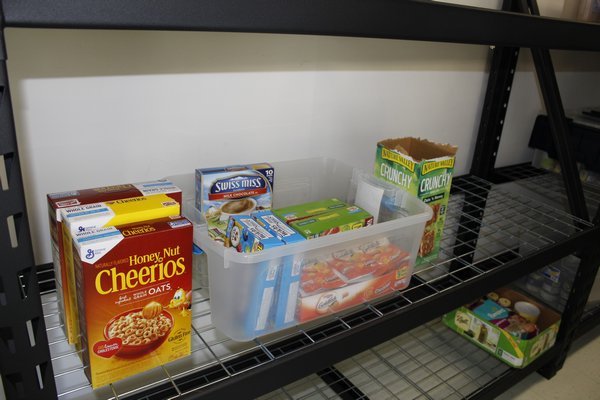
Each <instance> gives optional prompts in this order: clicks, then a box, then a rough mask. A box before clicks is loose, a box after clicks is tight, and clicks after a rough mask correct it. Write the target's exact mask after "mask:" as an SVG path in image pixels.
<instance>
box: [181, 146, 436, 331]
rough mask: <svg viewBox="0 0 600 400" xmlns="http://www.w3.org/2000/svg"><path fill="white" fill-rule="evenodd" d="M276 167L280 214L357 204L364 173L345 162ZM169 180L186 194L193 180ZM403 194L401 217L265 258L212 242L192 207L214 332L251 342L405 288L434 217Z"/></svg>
mask: <svg viewBox="0 0 600 400" xmlns="http://www.w3.org/2000/svg"><path fill="white" fill-rule="evenodd" d="M272 165H273V166H274V167H275V182H274V185H273V207H274V208H280V207H285V206H288V205H293V204H299V203H305V202H309V201H316V200H321V199H326V198H333V197H335V198H338V199H340V200H342V201H348V202H352V201H353V200H354V199H355V198H356V193H355V192H356V188H357V184H356V181H355V180H354V179H353V177H357V176H360V174H357V171H356V170H355V169H354V168H352V167H351V166H348V165H347V164H344V163H342V162H339V161H335V160H331V159H323V158H315V159H307V160H299V161H287V162H279V163H272ZM170 179H173V180H174V181H176V182H175V183H176V184H178V185H179V186H180V187H181V188H182V189H183V190H184V191H185V190H186V188H187V187H189V186H190V184H191V183H190V182H187V180H189V179H192V178H189V179H188V178H186V179H187V180H186V181H185V182H180V181H179V180H178V179H176V178H174V177H170ZM192 183H193V182H192ZM385 189H386V190H387V192H386V193H389V187H386V188H385ZM397 190H398V191H402V189H400V188H398V189H397ZM402 196H403V199H404V200H403V202H402V209H403V210H402V211H403V212H402V213H399V214H395V215H396V216H399V217H398V218H395V219H392V220H389V221H386V222H379V223H376V224H374V225H371V226H367V227H363V228H360V229H356V230H351V231H346V232H341V233H337V234H335V235H329V236H323V237H319V238H316V239H311V240H306V241H302V242H299V243H294V244H289V245H285V246H281V247H276V248H271V249H267V250H263V251H261V252H258V253H238V252H237V251H236V250H235V249H232V248H225V247H223V246H222V244H220V243H218V242H215V241H213V240H212V239H210V238H209V236H208V232H207V228H206V225H205V224H204V223H203V221H202V218H201V216H200V213H199V212H198V211H197V210H196V209H195V208H194V207H193V205H191V204H190V202H188V203H187V204H186V206H184V214H186V216H187V217H188V218H189V219H191V220H192V221H193V222H194V224H195V231H194V241H195V243H196V245H198V246H199V247H201V248H202V249H203V250H204V251H205V252H206V255H207V258H208V271H209V285H210V304H211V313H212V322H213V324H214V325H215V327H216V328H217V329H219V330H220V331H222V332H223V333H224V334H226V335H227V336H229V337H231V338H232V339H234V340H238V341H247V340H251V339H253V338H255V337H258V336H261V335H264V334H268V333H272V332H275V331H278V330H281V329H284V328H287V327H289V326H292V325H297V324H301V323H304V322H308V321H311V320H315V319H317V318H320V317H322V316H325V315H330V314H332V313H336V312H338V311H341V310H346V309H348V308H351V307H354V306H356V305H358V304H362V303H365V302H368V301H371V300H373V299H376V298H380V297H383V296H385V295H388V294H390V293H392V292H393V291H396V290H401V289H404V288H406V287H407V286H408V284H409V282H410V277H411V275H412V271H413V266H414V262H415V257H416V255H417V251H418V247H419V242H420V239H421V236H422V234H423V229H424V227H425V223H426V222H427V221H428V220H429V219H430V218H431V216H432V211H431V208H430V207H429V206H427V205H426V204H425V203H423V202H422V201H420V200H419V199H417V198H416V197H414V196H411V195H408V194H402ZM192 204H193V203H192ZM382 204H384V201H382ZM358 205H359V206H360V204H358ZM384 205H385V204H384ZM400 215H401V216H400ZM380 221H381V219H380Z"/></svg>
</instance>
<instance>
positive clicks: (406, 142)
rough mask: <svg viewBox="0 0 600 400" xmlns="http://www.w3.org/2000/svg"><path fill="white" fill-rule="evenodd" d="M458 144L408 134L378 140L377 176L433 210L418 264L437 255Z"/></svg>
mask: <svg viewBox="0 0 600 400" xmlns="http://www.w3.org/2000/svg"><path fill="white" fill-rule="evenodd" d="M456 152H457V147H456V146H452V145H449V144H439V143H434V142H430V141H428V140H425V139H419V138H413V137H405V138H399V139H387V140H383V141H381V142H379V143H377V151H376V156H375V176H376V177H378V178H382V179H384V180H386V181H388V182H391V183H393V184H395V185H397V186H399V187H401V188H403V189H404V190H406V191H407V192H408V193H410V194H413V195H415V196H417V197H418V198H419V199H421V200H422V201H423V202H424V203H425V204H427V205H429V206H430V207H431V209H432V211H433V216H432V217H431V219H430V220H429V221H427V224H426V226H425V232H424V233H423V237H422V239H421V244H420V246H419V254H418V255H417V260H416V263H415V265H417V266H418V265H420V264H423V263H425V262H429V261H433V260H435V259H436V258H437V256H438V253H439V247H440V240H441V237H442V232H443V229H444V222H445V220H446V207H447V205H448V198H449V196H450V186H451V184H452V174H453V173H454V160H455V156H456Z"/></svg>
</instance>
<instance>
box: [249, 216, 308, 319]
mask: <svg viewBox="0 0 600 400" xmlns="http://www.w3.org/2000/svg"><path fill="white" fill-rule="evenodd" d="M252 217H253V218H254V219H256V221H257V222H258V223H260V224H261V225H262V226H263V227H264V228H265V229H266V230H268V231H269V232H271V233H272V234H273V235H275V236H277V238H278V239H280V240H281V241H282V242H283V243H285V244H286V245H288V244H292V243H298V242H303V241H305V240H306V239H305V238H304V236H302V235H300V234H299V233H298V232H296V231H295V230H293V229H292V228H290V227H289V226H288V225H287V224H286V223H285V222H283V221H282V220H280V219H279V218H278V217H277V216H276V215H275V214H273V212H271V211H259V212H256V213H254V214H252ZM303 258H304V257H302V256H286V257H283V260H282V265H281V267H280V268H281V271H280V272H279V290H278V293H277V298H276V299H275V317H274V321H273V324H274V328H275V329H282V328H285V327H287V326H290V325H292V324H294V323H295V322H296V321H295V316H296V314H295V312H296V301H297V293H298V289H299V287H300V286H299V285H300V268H301V263H302V261H303Z"/></svg>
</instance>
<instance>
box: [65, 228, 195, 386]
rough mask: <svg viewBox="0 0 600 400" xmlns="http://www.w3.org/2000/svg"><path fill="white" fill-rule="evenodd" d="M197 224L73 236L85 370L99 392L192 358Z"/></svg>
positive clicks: (108, 229)
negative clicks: (195, 226) (158, 367)
mask: <svg viewBox="0 0 600 400" xmlns="http://www.w3.org/2000/svg"><path fill="white" fill-rule="evenodd" d="M192 234H193V232H192V224H191V223H190V222H189V221H188V220H187V219H185V218H184V217H173V218H162V219H157V220H152V221H146V222H140V223H134V224H129V225H123V226H120V227H106V228H99V229H95V230H90V231H84V232H80V233H76V234H75V235H74V237H73V249H74V263H75V272H76V278H77V279H76V283H77V291H78V302H77V305H78V311H79V327H80V330H81V348H82V353H81V355H82V360H83V363H84V372H85V373H86V375H87V376H88V378H89V380H90V382H91V384H92V387H93V388H97V387H100V386H104V385H107V384H109V383H111V382H114V381H116V380H119V379H122V378H125V377H127V376H130V375H133V374H136V373H140V372H142V371H145V370H148V369H151V368H154V367H157V366H159V365H163V364H165V363H168V362H171V361H173V360H176V359H178V358H180V357H184V356H186V355H189V354H190V351H191V311H190V308H191V301H192V299H191V290H192Z"/></svg>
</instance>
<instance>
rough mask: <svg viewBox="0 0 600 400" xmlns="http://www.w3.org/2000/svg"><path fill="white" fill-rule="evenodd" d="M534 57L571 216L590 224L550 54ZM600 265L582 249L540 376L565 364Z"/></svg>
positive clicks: (523, 6)
mask: <svg viewBox="0 0 600 400" xmlns="http://www.w3.org/2000/svg"><path fill="white" fill-rule="evenodd" d="M519 8H520V10H519V11H520V12H522V13H525V14H528V13H531V14H532V15H536V16H539V15H540V11H539V8H538V5H537V1H536V0H519ZM531 54H532V56H533V62H534V65H535V69H536V73H537V77H538V81H539V86H540V90H541V92H542V97H543V99H544V104H545V106H546V113H547V114H548V121H549V125H550V133H551V135H552V140H553V141H554V147H555V148H556V151H557V154H558V160H559V162H560V167H561V174H562V177H563V181H564V184H565V189H566V193H567V199H568V203H569V208H570V211H571V214H573V215H574V216H576V217H579V218H581V219H584V220H589V214H588V210H587V206H586V203H585V197H584V193H583V186H582V184H581V181H580V179H579V172H578V170H577V164H576V161H575V157H574V151H573V147H572V144H571V142H570V140H569V137H570V128H569V125H568V122H567V118H566V116H565V112H564V109H563V105H562V101H561V97H560V90H559V87H558V82H557V80H556V74H555V71H554V67H553V65H552V58H551V56H550V51H549V50H548V49H546V48H541V47H532V48H531ZM599 263H600V251H599V250H598V248H597V246H594V245H592V246H587V247H586V248H584V249H583V251H582V252H581V263H580V265H579V268H578V270H577V274H576V275H575V279H574V282H573V285H572V288H571V293H570V295H569V300H568V301H567V305H566V307H565V310H564V312H563V315H562V321H561V325H560V331H559V335H558V340H557V345H558V346H560V347H561V349H560V352H559V353H558V356H557V357H556V358H555V359H554V360H552V361H550V362H549V363H548V364H546V365H545V366H544V367H543V368H542V369H540V373H541V374H542V375H543V376H545V377H546V378H551V377H552V376H554V375H555V374H556V372H557V371H558V370H559V369H561V368H562V366H563V364H564V361H565V359H566V356H567V353H568V351H569V348H570V347H571V343H572V341H573V337H574V334H575V332H576V329H577V326H578V325H579V323H580V322H581V318H582V316H583V312H584V308H585V305H586V303H587V299H588V297H589V295H590V292H591V290H592V285H593V282H594V278H595V276H596V274H597V272H598V265H599Z"/></svg>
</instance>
